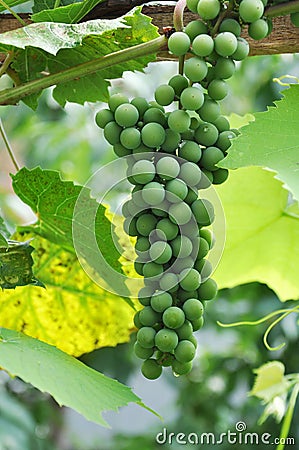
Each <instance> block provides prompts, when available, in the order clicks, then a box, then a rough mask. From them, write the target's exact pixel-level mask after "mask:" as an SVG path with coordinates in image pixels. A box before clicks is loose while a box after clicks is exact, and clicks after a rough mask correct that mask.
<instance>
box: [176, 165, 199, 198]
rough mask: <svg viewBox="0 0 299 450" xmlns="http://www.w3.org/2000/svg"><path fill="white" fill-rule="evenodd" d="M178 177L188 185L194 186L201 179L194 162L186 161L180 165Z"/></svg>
mask: <svg viewBox="0 0 299 450" xmlns="http://www.w3.org/2000/svg"><path fill="white" fill-rule="evenodd" d="M179 178H180V179H181V180H183V181H184V182H185V183H186V185H187V186H189V187H190V186H196V185H197V184H198V183H199V182H200V179H201V170H200V168H199V167H198V166H197V165H196V164H195V163H193V162H189V161H187V162H185V163H183V164H182V165H181V170H180V173H179ZM186 195H187V193H186Z"/></svg>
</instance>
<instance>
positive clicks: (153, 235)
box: [135, 228, 167, 249]
mask: <svg viewBox="0 0 299 450" xmlns="http://www.w3.org/2000/svg"><path fill="white" fill-rule="evenodd" d="M148 238H149V242H150V243H151V244H154V243H155V242H157V241H163V242H166V241H167V237H166V235H165V233H164V232H163V231H161V230H157V228H156V229H155V230H153V231H151V232H150V234H149V237H148ZM135 249H136V245H135Z"/></svg>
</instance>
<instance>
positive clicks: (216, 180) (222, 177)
mask: <svg viewBox="0 0 299 450" xmlns="http://www.w3.org/2000/svg"><path fill="white" fill-rule="evenodd" d="M228 174H229V172H228V170H227V169H217V170H215V172H213V184H222V183H224V182H225V181H226V180H227V179H228Z"/></svg>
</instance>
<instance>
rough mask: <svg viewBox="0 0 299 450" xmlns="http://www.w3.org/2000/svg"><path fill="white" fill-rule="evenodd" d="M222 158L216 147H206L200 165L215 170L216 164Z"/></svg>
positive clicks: (221, 153)
mask: <svg viewBox="0 0 299 450" xmlns="http://www.w3.org/2000/svg"><path fill="white" fill-rule="evenodd" d="M223 158H224V154H223V152H222V151H221V150H220V149H219V148H218V147H207V148H206V149H205V150H203V153H202V157H201V160H200V166H201V167H203V168H204V169H207V170H210V171H214V170H217V169H218V167H216V164H217V163H218V162H219V161H221V159H223Z"/></svg>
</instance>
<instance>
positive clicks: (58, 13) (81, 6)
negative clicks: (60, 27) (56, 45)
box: [31, 0, 104, 23]
mask: <svg viewBox="0 0 299 450" xmlns="http://www.w3.org/2000/svg"><path fill="white" fill-rule="evenodd" d="M103 1H104V0H84V1H78V2H71V3H70V2H68V1H66V2H61V3H60V6H59V7H58V8H54V4H55V1H54V0H53V1H51V2H46V4H47V6H50V7H48V8H42V9H39V11H37V8H36V9H35V10H34V12H36V14H32V16H31V20H33V22H56V23H58V22H60V23H77V22H79V21H80V20H81V19H82V18H83V17H84V16H86V14H88V13H89V11H91V10H92V9H93V8H94V7H95V6H96V5H98V4H99V3H102V2H103ZM44 3H45V2H40V4H39V8H40V7H41V6H42V4H44Z"/></svg>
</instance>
